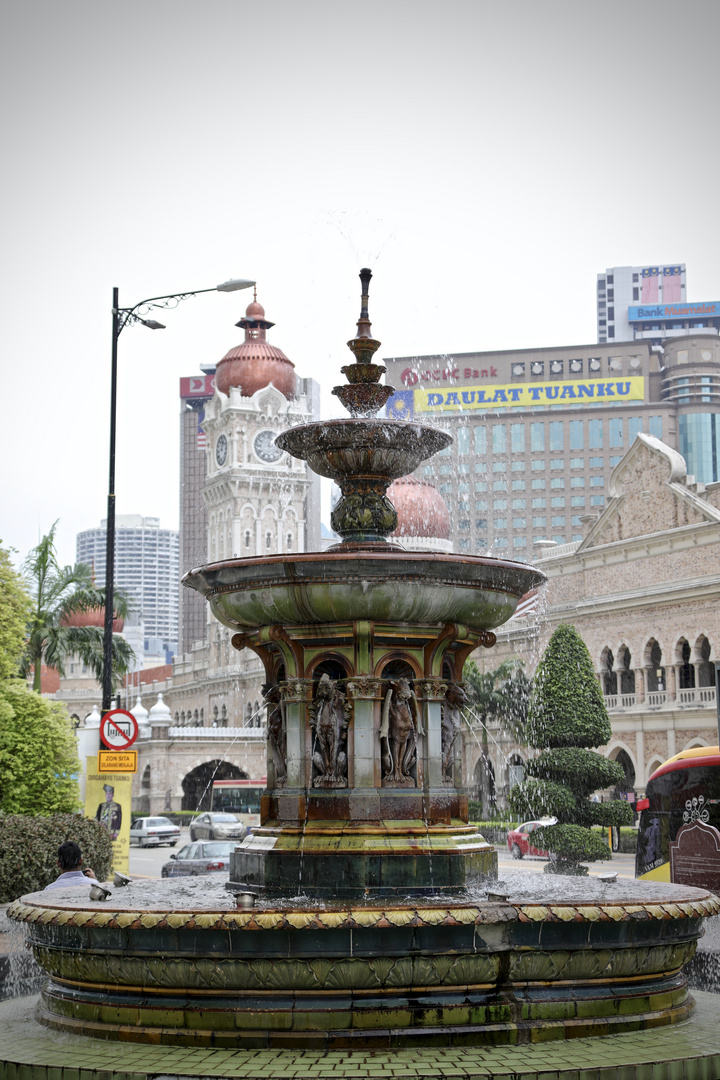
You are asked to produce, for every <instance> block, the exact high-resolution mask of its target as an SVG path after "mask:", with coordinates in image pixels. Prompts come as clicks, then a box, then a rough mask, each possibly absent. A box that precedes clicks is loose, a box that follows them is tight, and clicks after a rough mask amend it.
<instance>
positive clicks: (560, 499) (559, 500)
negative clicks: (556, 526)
mask: <svg viewBox="0 0 720 1080" xmlns="http://www.w3.org/2000/svg"><path fill="white" fill-rule="evenodd" d="M550 505H551V506H554V507H555V508H556V509H558V510H564V509H565V496H564V495H558V496H556V497H555V498H554V499H551V500H550Z"/></svg>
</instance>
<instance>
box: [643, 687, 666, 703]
mask: <svg viewBox="0 0 720 1080" xmlns="http://www.w3.org/2000/svg"><path fill="white" fill-rule="evenodd" d="M666 699H667V690H649V691H648V696H647V703H648V705H664V704H665V701H666Z"/></svg>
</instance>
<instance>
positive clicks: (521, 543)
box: [513, 536, 527, 548]
mask: <svg viewBox="0 0 720 1080" xmlns="http://www.w3.org/2000/svg"><path fill="white" fill-rule="evenodd" d="M513 547H516V548H524V547H527V540H526V538H525V537H524V536H513Z"/></svg>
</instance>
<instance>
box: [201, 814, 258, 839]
mask: <svg viewBox="0 0 720 1080" xmlns="http://www.w3.org/2000/svg"><path fill="white" fill-rule="evenodd" d="M246 836H247V825H244V824H243V822H242V821H241V820H240V818H239V817H238V816H237V814H228V813H220V812H219V811H213V812H209V813H207V814H200V815H199V816H198V817H196V818H193V819H192V821H191V822H190V839H191V840H244V839H245V837H246Z"/></svg>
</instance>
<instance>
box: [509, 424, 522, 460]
mask: <svg viewBox="0 0 720 1080" xmlns="http://www.w3.org/2000/svg"><path fill="white" fill-rule="evenodd" d="M510 449H511V450H512V452H513V454H524V453H525V425H524V424H511V425H510Z"/></svg>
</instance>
